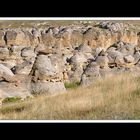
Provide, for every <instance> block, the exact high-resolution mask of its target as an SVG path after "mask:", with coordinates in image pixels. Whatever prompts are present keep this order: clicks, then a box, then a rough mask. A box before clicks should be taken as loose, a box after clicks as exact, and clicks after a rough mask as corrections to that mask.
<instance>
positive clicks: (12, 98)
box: [3, 97, 21, 103]
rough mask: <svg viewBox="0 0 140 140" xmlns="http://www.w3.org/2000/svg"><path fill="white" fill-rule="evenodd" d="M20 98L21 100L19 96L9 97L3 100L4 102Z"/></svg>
mask: <svg viewBox="0 0 140 140" xmlns="http://www.w3.org/2000/svg"><path fill="white" fill-rule="evenodd" d="M19 100H21V98H19V97H8V98H5V99H4V100H3V103H8V102H16V101H19Z"/></svg>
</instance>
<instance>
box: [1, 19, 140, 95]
mask: <svg viewBox="0 0 140 140" xmlns="http://www.w3.org/2000/svg"><path fill="white" fill-rule="evenodd" d="M139 40H140V39H139V33H138V32H137V30H136V29H131V28H130V27H129V25H125V24H123V23H113V22H108V21H106V22H100V23H99V24H98V25H96V26H91V25H89V26H87V25H69V26H58V27H56V26H54V27H47V28H43V29H42V28H16V29H1V30H0V98H6V97H13V96H19V97H22V98H25V97H27V96H30V95H31V94H42V93H45V94H56V93H63V92H65V91H66V89H65V86H64V83H73V82H78V83H80V85H83V86H86V85H89V84H91V83H94V82H96V80H97V79H98V78H103V77H105V76H110V75H115V74H117V73H120V72H125V71H130V72H139V68H140V62H139V60H140V49H139V42H140V41H139Z"/></svg>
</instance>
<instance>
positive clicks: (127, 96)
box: [0, 74, 140, 120]
mask: <svg viewBox="0 0 140 140" xmlns="http://www.w3.org/2000/svg"><path fill="white" fill-rule="evenodd" d="M139 84H140V77H139V76H138V75H137V76H136V75H134V74H122V75H118V76H115V77H108V78H105V79H102V80H99V81H97V82H96V83H95V84H94V85H91V86H89V87H85V88H84V87H77V88H74V89H70V90H68V92H67V93H66V94H60V95H56V96H50V97H47V96H45V95H40V96H37V97H36V98H34V99H28V100H25V101H23V102H20V103H19V102H11V103H8V104H4V105H3V107H2V108H1V109H0V119H44V120H50V119H51V120H56V119H57V120H59V119H60V120H61V119H65V120H73V119H74V120H77V119H78V120H79V119H81V120H82V119H84V120H87V119H91V120H92V119H140V104H139V103H140V98H139V97H140V86H139Z"/></svg>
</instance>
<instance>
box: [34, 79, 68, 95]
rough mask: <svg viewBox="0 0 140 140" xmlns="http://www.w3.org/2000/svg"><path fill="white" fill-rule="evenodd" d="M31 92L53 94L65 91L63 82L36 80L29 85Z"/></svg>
mask: <svg viewBox="0 0 140 140" xmlns="http://www.w3.org/2000/svg"><path fill="white" fill-rule="evenodd" d="M31 89H32V93H33V94H47V95H50V94H51V95H55V94H58V93H59V94H60V93H64V92H66V89H65V86H64V83H63V82H49V81H37V82H35V83H32V86H31Z"/></svg>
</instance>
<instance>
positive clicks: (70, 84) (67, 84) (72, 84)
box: [65, 82, 80, 89]
mask: <svg viewBox="0 0 140 140" xmlns="http://www.w3.org/2000/svg"><path fill="white" fill-rule="evenodd" d="M79 85H80V83H79V82H73V83H65V88H66V89H71V88H76V87H78V86H79Z"/></svg>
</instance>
